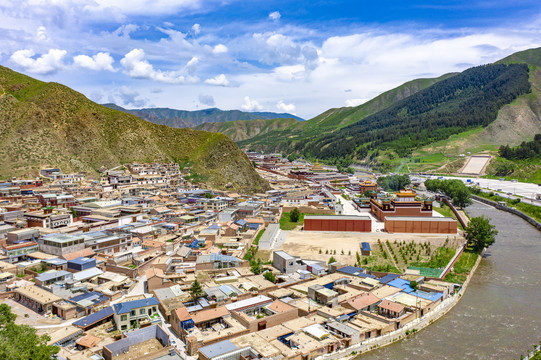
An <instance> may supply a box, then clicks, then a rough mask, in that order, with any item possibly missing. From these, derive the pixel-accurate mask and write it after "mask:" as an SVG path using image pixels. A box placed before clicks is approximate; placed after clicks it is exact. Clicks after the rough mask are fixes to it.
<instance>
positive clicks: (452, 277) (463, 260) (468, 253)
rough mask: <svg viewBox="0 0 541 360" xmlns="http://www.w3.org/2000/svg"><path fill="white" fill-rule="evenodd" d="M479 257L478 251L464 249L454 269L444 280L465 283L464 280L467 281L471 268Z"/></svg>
mask: <svg viewBox="0 0 541 360" xmlns="http://www.w3.org/2000/svg"><path fill="white" fill-rule="evenodd" d="M478 257H479V253H478V252H476V251H473V250H471V249H466V250H464V252H463V253H462V255H460V258H459V259H458V261H457V262H456V264H455V266H454V267H453V270H452V271H451V272H450V273H449V274H447V276H446V277H445V279H444V280H445V281H447V282H452V283H458V284H463V283H464V281H466V278H467V277H468V274H469V273H470V271H471V269H472V268H473V266H474V265H475V262H476V261H477V258H478Z"/></svg>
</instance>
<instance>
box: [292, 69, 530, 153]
mask: <svg viewBox="0 0 541 360" xmlns="http://www.w3.org/2000/svg"><path fill="white" fill-rule="evenodd" d="M529 91H530V84H529V82H528V66H527V65H525V64H511V65H500V64H496V65H486V66H478V67H474V68H471V69H468V70H466V71H464V72H462V73H461V74H458V75H456V76H453V77H451V78H449V79H446V80H443V81H441V82H438V83H436V84H435V85H432V86H430V87H428V88H427V89H424V90H422V91H419V92H418V93H416V94H413V95H412V96H410V97H408V98H406V99H403V100H401V101H398V102H396V103H395V104H393V105H391V106H389V107H388V108H386V109H384V110H382V111H380V112H378V113H375V114H373V115H370V116H368V117H366V118H364V119H363V120H362V121H359V122H357V123H355V124H353V125H350V126H348V127H345V128H343V129H341V130H340V131H337V132H335V133H332V134H327V135H321V136H319V137H316V138H314V139H313V140H312V141H309V142H306V143H297V144H296V146H295V147H294V151H296V152H298V153H300V154H303V155H305V156H308V157H314V158H320V159H338V158H344V157H346V156H355V157H356V158H357V159H362V158H364V157H366V156H367V155H368V154H369V152H370V151H372V150H377V149H389V148H390V149H392V150H394V151H395V152H396V153H397V154H398V155H399V156H406V155H408V154H409V153H410V152H411V151H412V149H414V148H417V147H419V146H422V145H424V144H428V143H431V142H434V141H438V140H441V139H445V138H447V137H449V136H450V135H452V134H457V133H460V132H462V131H465V130H467V129H469V128H473V127H477V126H487V125H488V124H490V123H491V122H492V121H494V119H495V118H496V116H497V113H498V110H499V109H500V108H501V107H502V106H503V105H505V104H508V103H510V102H511V101H513V100H514V99H515V98H516V97H518V96H519V95H521V94H524V93H527V92H529Z"/></svg>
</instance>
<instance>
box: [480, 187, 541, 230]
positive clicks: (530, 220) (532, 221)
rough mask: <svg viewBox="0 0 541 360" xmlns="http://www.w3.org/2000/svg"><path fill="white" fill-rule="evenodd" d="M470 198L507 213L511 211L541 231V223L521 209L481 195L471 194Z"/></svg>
mask: <svg viewBox="0 0 541 360" xmlns="http://www.w3.org/2000/svg"><path fill="white" fill-rule="evenodd" d="M472 198H473V199H474V200H476V201H479V202H482V203H483V204H487V205H490V206H493V207H495V208H496V209H499V210H503V211H507V212H509V213H511V214H513V215H516V216H519V217H521V218H523V219H524V220H526V221H527V222H528V223H529V224H531V225H532V226H533V227H535V228H536V229H537V230H539V231H541V224H540V223H539V222H538V221H537V220H535V219H534V218H532V217H530V216H528V215H526V214H524V213H523V212H522V211H519V210H517V209H513V208H510V207H509V206H507V205H502V204H499V203H497V202H495V201H492V200H488V199H485V198H482V197H480V196H477V195H472Z"/></svg>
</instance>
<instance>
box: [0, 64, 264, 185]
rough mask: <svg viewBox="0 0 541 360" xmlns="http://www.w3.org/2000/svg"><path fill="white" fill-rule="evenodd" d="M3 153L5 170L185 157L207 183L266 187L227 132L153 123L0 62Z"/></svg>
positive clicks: (0, 171)
mask: <svg viewBox="0 0 541 360" xmlns="http://www.w3.org/2000/svg"><path fill="white" fill-rule="evenodd" d="M0 158H2V161H1V162H0V176H1V177H2V178H6V177H9V176H19V175H36V174H37V173H38V171H39V169H40V168H42V167H60V168H61V169H62V170H63V171H88V172H89V173H90V174H96V173H95V171H96V169H99V168H100V167H101V166H105V167H113V166H117V165H120V164H125V163H129V162H132V161H137V162H153V161H182V162H190V163H191V164H192V169H193V171H194V172H196V173H197V174H199V175H201V178H203V179H206V181H207V182H208V183H209V185H212V186H216V187H222V188H223V187H224V186H226V185H227V184H228V183H231V184H230V186H231V187H232V188H234V189H236V190H239V191H261V190H264V189H267V187H268V184H267V183H266V182H265V181H264V180H263V179H261V177H259V176H258V175H257V173H256V172H255V171H254V169H253V167H252V165H251V163H250V161H249V160H248V158H247V157H246V156H245V154H244V153H242V151H241V150H240V149H239V148H238V147H237V146H236V145H235V143H234V142H233V141H231V139H229V138H228V137H227V136H225V135H222V134H215V133H209V132H204V131H196V130H191V129H172V128H170V127H167V126H163V125H155V124H152V123H150V122H147V121H144V120H141V119H139V118H137V117H136V116H133V115H130V114H126V113H123V112H120V111H117V110H112V109H109V108H106V107H104V106H101V105H98V104H96V103H93V102H92V101H90V100H88V99H87V98H86V97H84V96H83V95H82V94H80V93H78V92H76V91H74V90H72V89H70V88H68V87H66V86H63V85H61V84H57V83H45V82H41V81H38V80H35V79H32V78H30V77H28V76H25V75H22V74H19V73H17V72H14V71H12V70H10V69H8V68H5V67H0Z"/></svg>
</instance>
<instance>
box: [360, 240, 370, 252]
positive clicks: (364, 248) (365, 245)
mask: <svg viewBox="0 0 541 360" xmlns="http://www.w3.org/2000/svg"><path fill="white" fill-rule="evenodd" d="M361 249H362V251H370V244H369V243H367V242H363V243H361Z"/></svg>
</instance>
